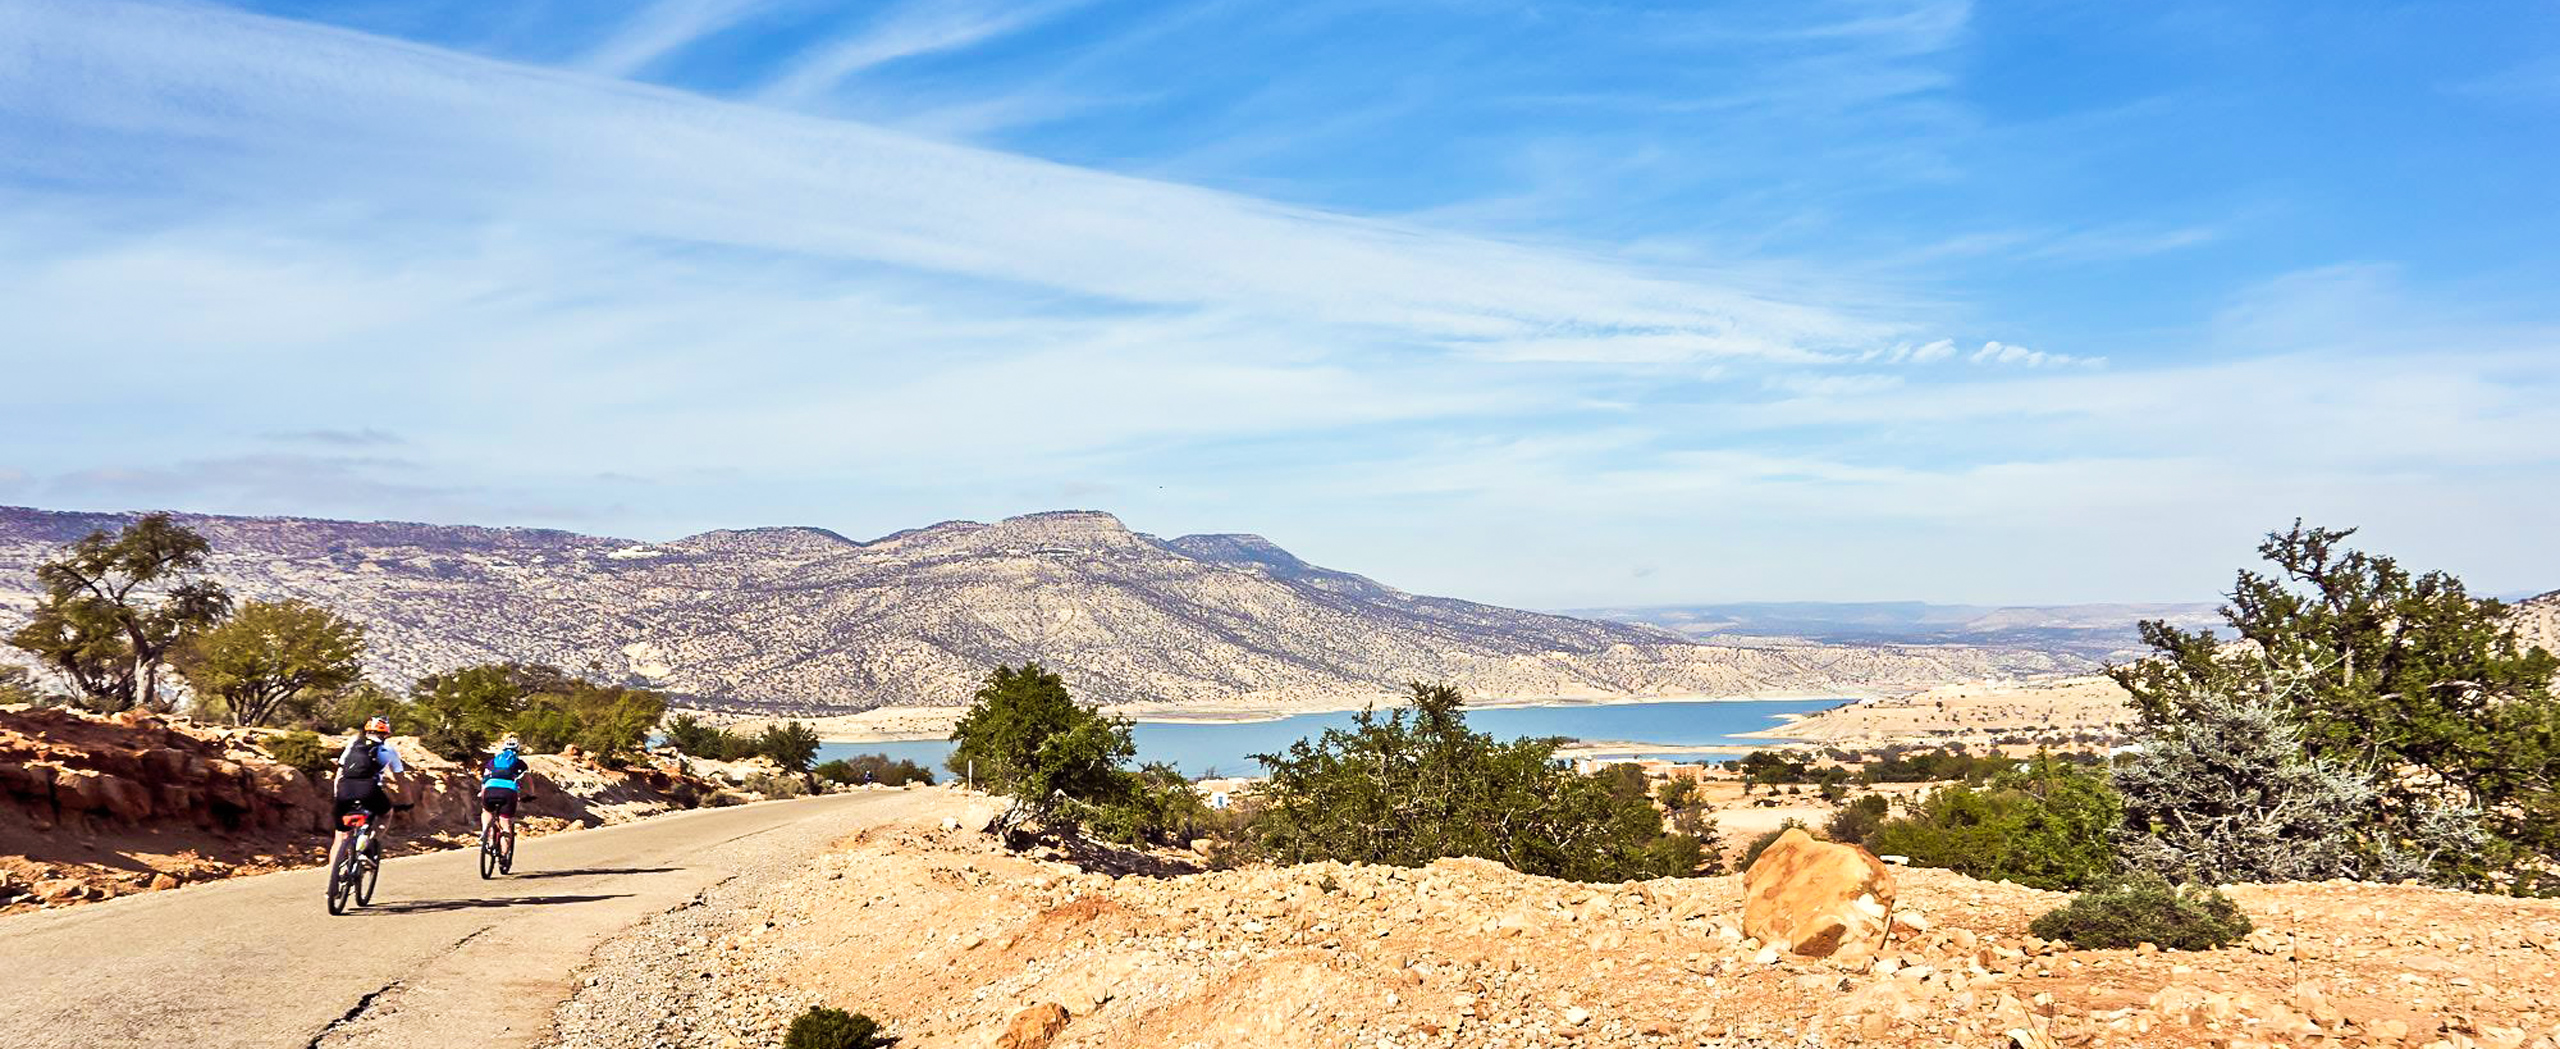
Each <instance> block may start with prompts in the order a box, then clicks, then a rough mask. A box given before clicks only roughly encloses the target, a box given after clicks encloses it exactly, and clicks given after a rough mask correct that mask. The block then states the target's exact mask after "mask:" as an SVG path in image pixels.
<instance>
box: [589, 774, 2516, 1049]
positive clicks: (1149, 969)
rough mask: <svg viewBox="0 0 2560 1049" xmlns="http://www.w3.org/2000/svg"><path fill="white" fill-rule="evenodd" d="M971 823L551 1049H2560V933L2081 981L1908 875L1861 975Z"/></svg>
mask: <svg viewBox="0 0 2560 1049" xmlns="http://www.w3.org/2000/svg"><path fill="white" fill-rule="evenodd" d="M962 803H963V799H959V798H957V797H955V799H954V811H953V813H952V815H953V817H954V818H953V819H952V820H950V821H947V822H944V823H941V824H939V825H935V824H930V823H926V824H915V825H907V826H903V827H893V828H889V829H885V830H881V831H875V832H871V833H867V834H865V835H862V836H860V837H858V838H856V839H854V840H852V841H850V842H848V843H846V844H844V845H842V846H840V847H838V848H837V849H836V850H834V851H833V852H831V853H830V854H828V855H825V856H823V857H821V858H820V859H819V860H818V861H817V862H815V863H814V864H813V865H812V866H811V867H810V868H809V869H808V870H807V871H806V872H805V873H804V874H802V875H801V876H800V877H798V878H797V879H783V880H780V881H777V882H775V883H772V884H770V885H768V886H766V887H764V888H763V889H761V890H760V891H758V892H755V893H752V894H749V895H748V897H747V898H745V899H743V900H727V901H721V902H719V903H717V904H715V905H711V906H706V907H702V908H692V909H688V910H685V911H680V912H677V913H675V914H671V915H669V916H668V918H667V919H666V921H665V923H664V924H665V926H666V927H665V928H662V929H652V930H647V931H644V932H643V933H641V934H640V935H642V936H656V937H657V939H656V940H652V941H648V944H649V945H648V947H647V949H645V950H636V951H631V952H626V953H625V954H622V955H609V956H608V957H610V958H612V959H615V960H613V961H612V962H611V968H610V971H604V970H599V971H596V972H594V973H592V974H590V975H589V976H588V978H587V979H585V980H584V981H583V989H582V990H581V991H580V992H579V993H578V995H577V996H576V997H574V998H573V999H572V1000H571V1001H570V1002H569V1003H568V1004H567V1005H565V1006H564V1007H563V1008H562V1010H561V1013H560V1021H559V1022H560V1026H559V1029H558V1030H557V1031H556V1032H555V1035H554V1040H553V1044H555V1045H559V1046H564V1047H575V1049H605V1047H623V1046H657V1047H677V1046H681V1047H706V1049H707V1047H717V1046H726V1045H767V1044H775V1043H777V1042H778V1041H779V1040H780V1037H781V1032H782V1030H783V1028H784V1027H785V1026H787V1025H788V1023H789V1022H790V1019H791V1018H792V1017H793V1016H795V1015H797V1014H798V1013H799V1012H800V1011H801V1010H802V1009H804V1008H806V1007H808V1006H810V1005H813V1004H826V1005H832V1006H837V1007H842V1008H847V1009H853V1010H858V1011H862V1012H867V1013H869V1014H870V1015H872V1016H873V1017H875V1018H879V1019H881V1020H883V1021H885V1022H887V1023H888V1024H889V1025H890V1027H891V1031H892V1033H895V1034H897V1035H899V1036H900V1037H901V1038H902V1039H904V1040H903V1041H901V1043H900V1044H901V1045H902V1046H904V1047H906V1049H939V1047H955V1049H956V1047H964V1046H965V1047H970V1049H976V1047H981V1046H989V1045H999V1046H1005V1047H1008V1049H1043V1047H1047V1046H1051V1045H1055V1046H1091V1047H1103V1046H1110V1047H1130V1049H1147V1047H1164V1049H1174V1047H1188V1046H1256V1047H1295V1046H1307V1047H1314V1046H1343V1045H1360V1046H1371V1045H1385V1046H1451V1047H1454V1046H1554V1045H1591V1046H1625V1047H1637V1046H1645V1047H1655V1046H1681V1047H1693V1046H1800V1045H1813V1044H1821V1045H1833V1046H1838V1045H1850V1044H1867V1045H1878V1046H1895V1047H1902V1046H1909V1047H1919V1046H1951V1045H1957V1046H2000V1047H2003V1049H2058V1047H2071V1049H2081V1047H2095V1046H2127V1047H2131V1046H2142V1047H2168V1049H2196V1047H2204V1046H2214V1047H2218V1049H2237V1047H2248V1046H2275V1045H2284V1046H2334V1047H2340V1049H2346V1047H2361V1046H2373V1047H2384V1046H2388V1047H2405V1049H2425V1047H2437V1049H2468V1047H2496V1049H2523V1047H2528V1046H2531V1047H2542V1049H2549V1047H2551V1046H2553V1045H2554V1044H2555V1040H2556V1039H2560V1003H2555V1001H2554V1000H2553V999H2552V996H2551V993H2550V990H2549V989H2550V988H2552V987H2554V986H2560V901H2527V900H2513V899H2504V898H2496V897H2483V896H2470V895H2464V894H2458V893H2449V892H2439V891H2433V890H2426V889H2416V888H2407V887H2398V886H2375V885H2357V884H2306V885H2281V886H2244V887H2240V888H2237V889H2235V890H2233V893H2232V894H2233V896H2234V897H2235V898H2236V899H2238V900H2239V901H2240V903H2241V904H2242V905H2243V907H2244V908H2246V910H2247V911H2248V913H2249V914H2250V916H2251V917H2252V918H2253V919H2254V920H2255V921H2256V922H2257V923H2258V926H2259V930H2260V931H2259V932H2257V933H2255V934H2253V936H2252V937H2251V938H2250V939H2249V941H2248V942H2247V943H2246V944H2244V945H2242V946H2236V947H2232V948H2229V949H2225V950H2219V951H2206V952H2193V953H2182V952H2167V953H2163V952H2156V951H2136V950H2109V951H2094V950H2088V951H2084V950H2074V949H2070V948H2068V947H2067V946H2064V945H2060V944H2054V943H2047V942H2044V941H2042V940H2039V939H2037V938H2035V937H2034V936H2032V935H2030V934H2029V933H2028V930H2027V924H2028V922H2029V921H2030V920H2031V919H2032V918H2033V917H2034V916H2035V915H2037V914H2040V913H2042V912H2044V911H2046V910H2048V909H2050V908H2052V907H2054V906H2056V905H2057V904H2059V903H2060V902H2061V901H2062V900H2063V899H2064V898H2065V897H2064V896H2062V895H2061V894H2058V893H2048V892H2040V891H2036V890H2032V889H2025V888H2020V887H2017V886H2013V885H2008V884H2005V883H2004V884H1988V883H1983V882H1977V881H1973V880H1970V879H1967V878H1964V877H1962V876H1960V875H1956V874H1953V873H1950V872H1945V871H1935V870H1897V871H1896V872H1895V874H1896V876H1897V879H1898V881H1899V882H1900V896H1901V900H1900V903H1899V904H1898V906H1897V913H1898V914H1900V915H1901V916H1902V918H1901V919H1900V920H1899V921H1898V922H1897V931H1896V934H1895V938H1894V939H1893V940H1892V941H1891V943H1890V944H1889V946H1888V947H1887V949H1886V951H1885V952H1884V954H1883V956H1882V957H1881V958H1879V959H1878V960H1877V961H1876V962H1875V963H1873V964H1870V965H1863V966H1859V967H1856V968H1843V967H1838V966H1835V965H1833V964H1832V963H1829V962H1824V961H1810V960H1804V959H1798V958H1794V957H1791V956H1780V955H1778V954H1776V952H1774V951H1769V950H1764V949H1763V948H1762V947H1761V945H1760V944H1758V943H1756V942H1754V941H1751V940H1749V939H1747V938H1745V937H1744V936H1743V934H1742V933H1741V931H1740V928H1739V927H1740V924H1741V921H1740V913H1741V902H1742V892H1741V887H1740V884H1739V881H1740V879H1738V878H1733V877H1720V878H1683V879H1663V880H1657V881H1650V882H1641V883H1630V884H1625V885H1583V884H1575V883H1570V882H1560V881H1553V880H1549V879H1545V878H1536V877H1529V876H1525V875H1521V874H1518V873H1515V872H1512V871H1510V870H1508V869H1505V868H1502V867H1499V866H1496V865H1494V864H1491V863H1486V862H1482V861H1471V860H1470V861H1442V862H1440V863H1436V864H1433V865H1431V866H1429V867H1427V868H1422V869H1418V870H1406V869H1395V868H1380V867H1365V866H1345V865H1339V864H1313V865H1306V866H1297V867H1280V868H1255V869H1247V870H1239V871H1226V872H1216V873H1207V874H1192V875H1184V876H1179V877H1164V878H1150V877H1137V876H1129V877H1120V878H1112V877H1107V876H1104V875H1100V874H1093V873H1084V872H1080V871H1077V870H1075V869H1073V868H1070V867H1067V866H1065V865H1063V864H1060V863H1055V862H1043V861H1037V860H1033V859H1029V858H1026V857H1023V856H1019V855H1014V854H1011V853H1007V852H1005V851H1004V850H1003V849H1001V848H1000V847H999V846H998V845H997V844H996V843H995V842H994V841H992V840H991V839H989V838H987V837H985V836H982V835H979V834H977V833H974V832H973V831H971V830H969V829H967V828H968V827H969V826H972V825H973V824H972V823H971V822H970V820H971V819H972V818H973V816H975V815H976V814H974V813H971V812H966V811H962ZM714 911H717V912H718V913H709V912H714Z"/></svg>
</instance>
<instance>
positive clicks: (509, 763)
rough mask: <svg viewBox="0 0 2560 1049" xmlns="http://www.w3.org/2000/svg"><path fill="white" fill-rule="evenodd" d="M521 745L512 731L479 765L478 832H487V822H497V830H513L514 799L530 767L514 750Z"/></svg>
mask: <svg viewBox="0 0 2560 1049" xmlns="http://www.w3.org/2000/svg"><path fill="white" fill-rule="evenodd" d="M523 746H524V744H523V743H522V742H521V741H519V740H518V739H516V734H515V733H513V732H510V733H507V738H506V739H504V740H501V741H500V742H499V743H498V752H497V753H495V754H492V755H490V756H489V760H488V761H486V762H483V763H481V765H480V833H481V834H483V835H486V834H488V833H489V823H490V821H492V820H496V821H498V829H499V831H500V833H505V832H507V831H511V830H514V829H515V820H516V801H517V799H518V798H519V797H520V796H521V794H520V787H519V783H520V782H521V781H522V779H523V778H524V776H525V775H526V774H527V773H530V772H532V771H533V767H532V766H531V765H528V764H526V763H525V760H524V756H523V755H522V754H519V753H517V751H518V750H519V749H521V748H522V747H523Z"/></svg>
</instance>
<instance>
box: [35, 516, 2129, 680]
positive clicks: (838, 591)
mask: <svg viewBox="0 0 2560 1049" xmlns="http://www.w3.org/2000/svg"><path fill="white" fill-rule="evenodd" d="M132 516H133V515H130V514H95V513H66V512H55V511H45V510H31V509H14V508H0V630H5V629H8V628H9V627H10V626H12V625H14V623H15V622H16V621H18V620H19V619H20V618H21V617H22V616H23V615H24V614H25V610H26V609H27V608H28V607H30V606H31V603H32V601H33V595H32V593H31V592H30V589H31V588H32V587H33V585H34V582H33V576H32V569H33V567H34V565H35V564H36V563H37V562H38V561H40V560H42V559H43V558H45V557H48V556H50V555H51V554H52V553H53V551H54V550H55V549H56V548H58V547H59V546H60V545H61V544H63V543H66V542H70V541H72V540H73V539H76V538H78V537H79V536H81V535H83V534H85V533H87V532H88V531H90V530H91V529H98V528H108V529H112V528H115V527H119V526H121V525H123V524H124V523H125V522H127V521H128V520H130V519H131V517H132ZM179 516H180V519H181V520H182V521H183V522H184V523H186V524H187V525H188V526H189V527H192V528H194V529H196V530H198V531H200V532H202V533H204V534H205V535H206V536H207V537H208V538H209V539H210V540H211V541H212V542H213V545H214V549H215V554H214V563H215V566H216V571H217V573H218V574H219V575H220V576H221V577H222V578H223V579H224V580H225V582H227V583H228V584H230V585H231V587H232V588H233V590H234V591H235V592H236V593H237V594H239V595H241V596H243V597H260V598H277V597H299V598H302V599H305V600H310V601H315V602H319V603H322V604H326V605H329V606H331V607H334V608H337V609H339V610H341V611H342V612H344V613H346V614H348V615H350V616H352V617H353V618H355V619H357V620H359V621H361V622H363V623H364V624H365V625H366V627H367V629H368V630H369V632H370V637H371V647H370V652H369V657H368V658H369V661H370V663H371V664H372V665H371V669H372V671H373V672H374V673H376V674H377V675H379V676H381V677H382V678H383V679H384V680H385V681H386V682H389V683H393V684H395V685H397V684H405V683H406V682H407V681H409V680H411V679H413V678H415V677H417V676H419V675H421V674H424V673H428V672H431V671H436V670H442V669H448V668H451V667H454V666H459V665H464V664H468V663H474V662H481V661H486V660H497V659H512V660H524V661H533V662H543V663H551V664H556V665H559V666H563V667H567V668H570V669H573V670H584V671H588V672H591V673H595V674H601V675H603V676H605V677H608V678H617V679H629V680H631V681H633V682H635V683H647V684H650V685H653V686H656V687H660V688H664V689H667V690H670V691H673V692H677V693H679V694H682V695H684V696H687V697H689V698H692V699H694V700H695V701H697V702H702V703H705V704H709V705H734V706H743V707H758V708H763V709H776V710H790V711H805V712H810V713H822V712H843V711H851V710H859V709H865V708H869V707H873V706H879V705H883V704H888V703H926V704H950V703H959V702H964V701H965V700H966V699H967V698H968V696H969V694H970V693H971V692H972V691H973V690H974V688H975V682H977V681H978V680H979V679H981V678H982V677H983V676H984V675H985V673H986V671H987V669H988V668H989V667H991V666H993V665H995V664H997V663H1002V662H1019V661H1021V660H1026V659H1037V660H1039V661H1041V662H1043V663H1045V664H1047V665H1049V666H1051V667H1052V668H1054V669H1056V670H1058V671H1059V672H1061V673H1062V674H1064V675H1065V676H1066V677H1067V679H1068V681H1069V683H1070V684H1071V686H1072V687H1074V688H1075V689H1076V690H1077V692H1078V694H1079V695H1081V696H1084V697H1086V698H1090V699H1094V700H1100V701H1107V702H1124V701H1147V700H1153V701H1164V702H1176V703H1193V704H1221V703H1273V702H1301V701H1309V700H1335V701H1342V702H1357V701H1360V700H1363V699H1369V698H1377V697H1384V696H1389V695H1392V694H1394V693H1395V692H1397V691H1398V690H1399V689H1400V687H1401V685H1402V683H1403V682H1405V681H1408V680H1417V679H1418V680H1428V681H1448V682H1454V683H1456V684H1458V685H1460V686H1461V687H1463V688H1465V689H1467V690H1468V692H1469V693H1470V694H1472V695H1475V696H1478V697H1481V698H1546V697H1584V698H1597V697H1608V696H1628V695H1644V696H1665V695H1713V696H1740V695H1814V696H1833V695H1837V696H1864V695H1874V694H1888V693H1900V692H1909V691H1914V690H1917V689H1920V688H1925V687H1928V686H1930V685H1934V684H1939V683H1942V682H1947V681H1956V680H1965V679H1970V678H1978V677H1984V676H1993V675H2019V674H2032V673H2042V672H2051V671H2067V670H2082V669H2086V668H2087V667H2088V662H2087V661H2086V660H2085V659H2080V658H2077V657H2074V656H2070V655H2068V654H2063V655H2057V654H2053V653H2050V652H2044V651H2037V650H2033V649H2030V648H2026V647H2017V646H2005V647H2004V646H1983V645H1970V644H1940V643H1935V642H1901V641H1895V642H1890V643H1879V644H1856V645H1842V644H1822V643H1809V642H1800V641H1779V642H1771V641H1754V642H1753V643H1750V644H1747V645H1735V644H1699V643H1696V642H1694V641H1691V640H1689V639H1687V638H1683V637H1681V636H1679V635H1678V634H1676V633H1672V632H1668V631H1665V630H1661V629H1657V628H1655V627H1651V626H1645V625H1639V624H1635V623H1625V622H1607V621H1599V620H1592V619H1582V618H1574V617H1570V616H1561V615H1547V614H1540V613H1535V612H1524V611H1519V610H1515V609H1508V608H1500V607H1496V606H1492V605H1484V604H1477V603H1475V602H1470V601H1460V600H1455V599H1450V598H1440V597H1424V596H1418V595H1414V594H1408V593H1405V592H1403V591H1400V590H1397V589H1395V588H1393V587H1390V586H1386V585H1384V584H1381V583H1378V582H1376V581H1374V580H1371V579H1368V578H1366V577H1363V576H1358V575H1353V574H1351V573H1347V572H1339V571H1334V570H1331V569H1326V568H1321V567H1318V566H1315V565H1310V564H1307V563H1306V562H1304V561H1301V560H1299V559H1298V558H1296V557H1295V556H1292V555H1291V554H1289V553H1288V552H1287V551H1285V550H1282V549H1281V548H1280V547H1278V546H1276V545H1274V544H1272V543H1271V542H1270V541H1268V540H1265V539H1262V538H1260V537H1258V536H1251V535H1192V536H1182V537H1179V538H1176V539H1170V540H1166V539H1158V538H1156V537H1154V536H1149V535H1146V534H1143V533H1139V532H1134V531H1131V530H1129V529H1128V528H1126V527H1124V526H1123V525H1122V524H1121V523H1120V522H1119V521H1118V520H1117V519H1115V518H1113V517H1111V516H1110V515H1108V514H1103V513H1093V512H1084V511H1062V512H1053V513H1042V514H1031V515H1028V516H1024V517H1016V518H1010V519H1007V520H1004V521H999V522H996V523H993V524H981V523H977V522H972V521H949V522H944V523H942V524H937V525H932V526H930V527H925V528H918V529H913V530H910V531H904V532H898V533H895V534H892V535H888V536H884V537H881V538H879V539H875V540H871V541H869V542H861V541H856V540H853V539H848V538H846V537H844V536H841V535H837V534H835V533H833V532H828V531H825V530H822V529H815V528H759V529H748V530H742V531H718V532H707V533H704V534H702V535H697V536H692V537H689V538H685V539H680V540H676V541H674V542H669V543H644V542H635V541H632V540H627V539H613V538H604V537H597V536H587V535H579V534H576V533H571V532H561V531H550V530H540V529H517V528H480V527H464V526H448V525H427V524H408V523H398V522H372V523H357V522H348V521H327V520H313V519H304V518H265V517H255V518H253V517H212V516H201V515H179Z"/></svg>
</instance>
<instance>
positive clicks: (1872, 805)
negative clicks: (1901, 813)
mask: <svg viewBox="0 0 2560 1049" xmlns="http://www.w3.org/2000/svg"><path fill="white" fill-rule="evenodd" d="M1885 805H1886V802H1885V797H1884V795H1882V794H1869V795H1867V796H1865V797H1862V798H1859V799H1858V800H1856V801H1853V802H1850V803H1848V804H1847V805H1844V806H1841V808H1840V811H1838V812H1835V813H1832V814H1831V822H1829V823H1826V824H1824V825H1823V827H1822V833H1823V835H1824V836H1825V837H1828V838H1830V839H1831V840H1833V841H1836V842H1840V843H1842V844H1846V845H1864V844H1866V843H1867V839H1869V838H1872V837H1874V836H1875V833H1876V828H1878V827H1881V826H1883V825H1884V817H1885Z"/></svg>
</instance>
